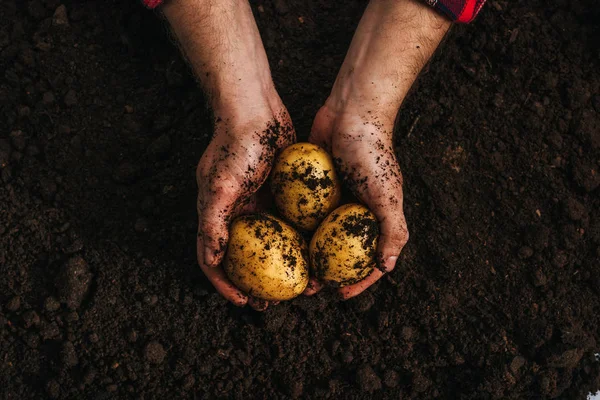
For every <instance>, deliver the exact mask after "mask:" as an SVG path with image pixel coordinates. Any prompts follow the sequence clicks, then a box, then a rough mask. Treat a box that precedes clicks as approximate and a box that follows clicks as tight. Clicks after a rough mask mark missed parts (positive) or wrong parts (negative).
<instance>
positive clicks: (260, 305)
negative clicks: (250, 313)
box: [248, 297, 269, 311]
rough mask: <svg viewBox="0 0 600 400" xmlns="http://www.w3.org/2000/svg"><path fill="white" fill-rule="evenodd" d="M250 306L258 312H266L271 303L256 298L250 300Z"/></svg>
mask: <svg viewBox="0 0 600 400" xmlns="http://www.w3.org/2000/svg"><path fill="white" fill-rule="evenodd" d="M248 305H249V306H250V307H252V308H254V309H255V310H256V311H265V310H266V309H267V308H268V307H269V302H268V301H265V300H261V299H257V298H256V297H249V298H248Z"/></svg>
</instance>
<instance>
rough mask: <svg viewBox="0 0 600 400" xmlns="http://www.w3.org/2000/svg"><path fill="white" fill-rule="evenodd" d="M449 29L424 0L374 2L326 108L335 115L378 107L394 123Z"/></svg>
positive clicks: (347, 56) (447, 24)
mask: <svg viewBox="0 0 600 400" xmlns="http://www.w3.org/2000/svg"><path fill="white" fill-rule="evenodd" d="M450 25H451V23H450V21H449V20H448V19H446V18H445V17H443V16H441V15H440V14H438V13H437V12H436V11H435V10H433V9H432V8H430V7H428V6H427V5H425V4H424V3H423V2H421V1H419V0H372V1H371V2H370V3H369V5H368V7H367V9H366V10H365V13H364V15H363V17H362V19H361V21H360V24H359V26H358V28H357V31H356V33H355V35H354V38H353V40H352V43H351V45H350V49H349V50H348V54H347V55H346V58H345V60H344V63H343V65H342V68H341V69H340V72H339V74H338V77H337V79H336V82H335V84H334V87H333V89H332V94H331V96H330V98H329V99H328V102H327V106H328V107H329V108H330V109H332V110H334V111H339V110H343V109H347V108H351V109H359V108H362V109H365V107H367V108H369V107H377V109H379V110H380V111H381V110H385V112H386V113H387V114H390V118H392V119H393V118H394V117H395V113H396V112H397V110H398V108H399V107H400V105H401V103H402V101H403V99H404V97H405V96H406V94H407V93H408V91H409V90H410V87H411V86H412V85H413V83H414V81H415V79H416V78H417V76H418V75H419V73H420V71H421V69H422V68H423V66H424V65H425V64H426V63H427V62H428V60H429V59H430V58H431V56H432V55H433V53H434V52H435V50H436V48H437V47H438V45H439V44H440V42H441V41H442V39H443V38H444V35H445V34H446V32H447V31H448V29H449V27H450Z"/></svg>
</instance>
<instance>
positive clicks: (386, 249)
mask: <svg viewBox="0 0 600 400" xmlns="http://www.w3.org/2000/svg"><path fill="white" fill-rule="evenodd" d="M392 133H393V120H392V121H389V118H386V117H385V116H383V115H381V116H378V115H376V114H375V113H373V114H370V113H366V114H365V115H361V114H360V113H355V112H350V111H345V112H341V113H340V112H338V113H336V112H333V111H332V110H331V109H330V108H328V106H327V105H325V106H323V107H322V108H321V109H320V110H319V112H318V113H317V116H316V118H315V121H314V124H313V127H312V131H311V134H310V138H309V141H310V142H311V143H315V144H317V145H319V146H321V147H323V148H325V149H327V150H328V151H329V152H330V154H331V155H332V157H333V159H334V162H335V166H336V169H337V170H338V173H339V174H340V176H341V177H342V179H343V182H344V184H345V185H346V186H347V187H348V188H350V189H351V190H352V192H353V193H354V195H355V196H356V197H357V198H358V199H359V200H360V201H361V202H362V203H364V204H365V205H366V206H367V207H368V208H369V209H370V210H371V211H373V213H374V214H375V216H376V217H377V219H378V220H379V224H380V236H379V243H378V246H377V256H376V257H377V259H376V268H375V269H374V270H373V272H371V274H370V275H368V276H367V277H366V278H365V279H363V280H362V281H360V282H357V283H355V284H352V285H349V286H345V287H342V288H340V289H338V291H339V293H340V296H341V297H342V298H343V299H344V300H346V299H349V298H351V297H354V296H357V295H358V294H360V293H362V292H363V291H365V290H366V289H367V288H368V287H369V286H371V285H372V284H374V283H375V282H377V281H378V280H379V279H380V278H381V277H382V276H383V275H384V274H386V273H388V272H390V271H392V270H393V269H394V267H395V266H396V261H397V260H398V256H399V255H400V252H401V251H402V248H403V247H404V245H405V244H406V242H407V241H408V229H407V226H406V219H405V218H404V211H403V192H402V173H401V172H400V167H399V165H398V161H397V160H396V156H395V154H394V148H393V141H392ZM322 286H323V284H322V283H320V282H318V281H316V280H315V279H314V278H313V279H311V282H310V283H309V286H308V288H307V289H306V291H305V292H304V294H306V295H309V296H310V295H312V294H315V293H316V292H318V291H319V290H320V289H321V288H322Z"/></svg>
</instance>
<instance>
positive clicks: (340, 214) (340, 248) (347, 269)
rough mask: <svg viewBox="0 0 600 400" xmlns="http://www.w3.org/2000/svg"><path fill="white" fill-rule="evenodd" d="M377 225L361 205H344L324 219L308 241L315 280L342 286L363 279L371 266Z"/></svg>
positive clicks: (375, 220)
mask: <svg viewBox="0 0 600 400" xmlns="http://www.w3.org/2000/svg"><path fill="white" fill-rule="evenodd" d="M378 238H379V224H378V222H377V218H375V215H374V214H373V213H372V212H371V211H369V209H368V208H366V207H365V206H363V205H361V204H346V205H343V206H341V207H339V208H337V209H336V210H334V211H333V212H332V213H331V214H329V215H328V216H327V218H325V220H324V221H323V222H322V223H321V225H320V226H319V228H318V229H317V231H316V232H315V234H314V236H313V238H312V240H311V242H310V263H311V268H312V271H313V273H314V275H315V277H316V278H317V279H319V280H320V281H321V282H324V283H327V284H329V285H331V286H335V287H342V286H346V285H350V284H353V283H356V282H358V281H360V280H361V279H363V278H365V277H366V276H367V275H369V273H370V272H371V271H372V270H373V268H374V267H375V252H376V250H377V240H378Z"/></svg>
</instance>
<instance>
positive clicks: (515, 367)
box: [510, 356, 527, 374]
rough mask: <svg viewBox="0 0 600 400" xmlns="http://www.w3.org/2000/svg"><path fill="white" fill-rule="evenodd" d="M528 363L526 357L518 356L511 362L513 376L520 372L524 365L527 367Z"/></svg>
mask: <svg viewBox="0 0 600 400" xmlns="http://www.w3.org/2000/svg"><path fill="white" fill-rule="evenodd" d="M526 362H527V360H526V359H525V357H523V356H516V357H515V358H513V359H512V361H511V362H510V370H511V371H512V373H513V374H516V373H517V372H519V369H521V367H522V366H523V365H525V363H526Z"/></svg>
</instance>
